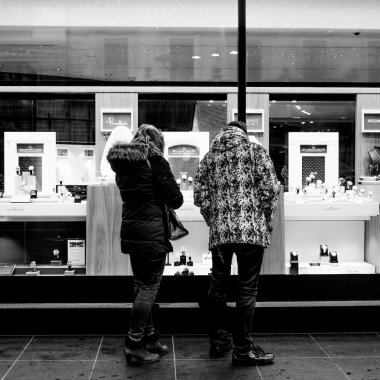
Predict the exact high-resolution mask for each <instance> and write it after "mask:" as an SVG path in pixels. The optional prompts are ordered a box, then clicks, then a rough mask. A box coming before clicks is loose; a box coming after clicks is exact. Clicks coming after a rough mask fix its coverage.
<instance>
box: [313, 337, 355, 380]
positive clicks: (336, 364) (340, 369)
mask: <svg viewBox="0 0 380 380" xmlns="http://www.w3.org/2000/svg"><path fill="white" fill-rule="evenodd" d="M310 338H311V339H313V340H314V342H315V344H317V345H318V347H319V348H320V349H321V350H322V351H323V352H324V353H325V354H326V355H327V357H328V358H329V359H330V360H331V362H332V363H333V364H334V365H335V366H336V367H337V368H338V369H339V371H340V372H341V373H342V374H343V375H344V376H345V378H346V379H349V377H348V376H347V374H346V372H344V371H343V369H342V368H340V366H339V364H338V363H337V362H336V361H335V360H334V359H333V358H332V357H331V356H330V355H329V354H328V352H327V351H326V350H325V349H324V348H323V347H322V346H321V345H320V344H319V343H318V342H317V341H316V340H315V339H314V337H313V336H312V335H310Z"/></svg>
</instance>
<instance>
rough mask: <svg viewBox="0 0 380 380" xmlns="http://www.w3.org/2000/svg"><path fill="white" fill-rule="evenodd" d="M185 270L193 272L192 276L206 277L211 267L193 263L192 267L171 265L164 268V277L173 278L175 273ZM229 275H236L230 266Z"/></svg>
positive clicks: (235, 271)
mask: <svg viewBox="0 0 380 380" xmlns="http://www.w3.org/2000/svg"><path fill="white" fill-rule="evenodd" d="M185 268H187V269H188V270H189V272H193V273H194V276H207V275H209V274H210V272H211V265H206V264H198V263H194V265H193V266H188V265H179V266H174V265H173V264H172V265H167V266H165V269H164V276H174V274H175V273H177V272H179V273H182V271H183V270H184V269H185ZM231 274H232V275H234V274H237V268H236V266H233V265H231Z"/></svg>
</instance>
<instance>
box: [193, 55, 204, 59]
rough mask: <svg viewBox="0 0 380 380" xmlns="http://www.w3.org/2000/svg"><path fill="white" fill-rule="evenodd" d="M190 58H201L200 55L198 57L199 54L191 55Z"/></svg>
mask: <svg viewBox="0 0 380 380" xmlns="http://www.w3.org/2000/svg"><path fill="white" fill-rule="evenodd" d="M191 58H193V59H201V58H202V57H200V56H199V55H193V56H192V57H191Z"/></svg>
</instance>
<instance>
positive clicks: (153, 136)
mask: <svg viewBox="0 0 380 380" xmlns="http://www.w3.org/2000/svg"><path fill="white" fill-rule="evenodd" d="M163 151H164V138H163V135H162V133H161V132H160V131H159V130H158V129H157V128H156V127H154V126H153V125H147V124H142V125H141V126H140V127H139V129H138V130H137V132H136V134H135V136H134V138H133V140H132V141H131V142H130V143H122V142H121V143H117V144H115V145H114V146H113V147H112V148H111V149H110V151H109V153H108V155H107V160H108V161H109V163H110V165H111V168H112V170H113V171H114V172H115V173H116V184H117V186H118V188H119V190H120V195H121V198H122V201H123V212H122V223H121V230H120V238H121V251H122V252H123V253H125V254H129V255H130V259H131V266H132V271H133V274H134V277H135V280H134V296H135V299H134V302H133V306H132V310H131V314H130V327H129V332H128V335H127V337H126V339H125V350H124V353H125V357H126V359H127V362H128V363H129V362H130V361H131V360H132V358H135V359H137V360H138V361H139V362H140V363H152V362H156V361H157V360H159V356H161V355H164V354H166V353H167V352H168V349H167V347H166V346H163V345H161V344H160V343H159V341H158V333H157V331H156V330H155V328H154V326H153V323H152V306H153V303H154V300H155V297H156V294H157V290H158V288H159V285H160V282H161V278H162V273H163V271H164V267H165V257H166V254H167V253H168V252H171V251H172V250H173V247H172V245H171V243H170V241H169V239H168V230H167V224H166V212H165V207H169V208H173V209H177V208H179V207H181V205H182V203H183V196H182V193H181V191H180V190H179V187H178V185H177V183H176V181H175V179H174V176H173V174H172V172H171V170H170V166H169V163H168V162H167V161H166V159H165V158H164V156H163Z"/></svg>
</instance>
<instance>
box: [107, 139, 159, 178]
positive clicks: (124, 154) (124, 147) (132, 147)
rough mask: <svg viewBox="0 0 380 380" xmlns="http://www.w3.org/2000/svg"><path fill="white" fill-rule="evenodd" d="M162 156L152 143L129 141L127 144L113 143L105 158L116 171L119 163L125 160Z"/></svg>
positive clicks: (131, 161)
mask: <svg viewBox="0 0 380 380" xmlns="http://www.w3.org/2000/svg"><path fill="white" fill-rule="evenodd" d="M153 156H162V153H161V152H160V151H159V149H158V148H156V147H155V146H154V145H153V144H149V145H148V144H142V143H140V142H133V141H132V142H130V143H129V144H115V145H114V146H112V147H111V148H110V150H109V152H108V154H107V160H108V162H109V163H110V165H111V168H112V170H113V171H115V172H116V171H117V170H118V168H119V167H120V166H119V165H123V166H124V165H125V163H126V162H128V163H129V164H133V163H134V162H140V161H145V160H146V159H147V158H148V157H153Z"/></svg>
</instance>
